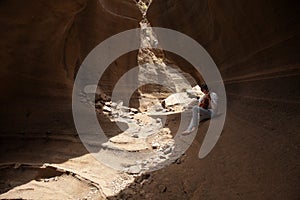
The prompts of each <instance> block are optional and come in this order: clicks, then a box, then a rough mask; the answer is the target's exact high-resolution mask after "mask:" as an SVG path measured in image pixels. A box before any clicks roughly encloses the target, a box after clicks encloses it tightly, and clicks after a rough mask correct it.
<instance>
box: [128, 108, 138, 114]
mask: <svg viewBox="0 0 300 200" xmlns="http://www.w3.org/2000/svg"><path fill="white" fill-rule="evenodd" d="M130 111H131V112H133V113H134V114H137V113H138V112H139V111H138V109H135V108H130Z"/></svg>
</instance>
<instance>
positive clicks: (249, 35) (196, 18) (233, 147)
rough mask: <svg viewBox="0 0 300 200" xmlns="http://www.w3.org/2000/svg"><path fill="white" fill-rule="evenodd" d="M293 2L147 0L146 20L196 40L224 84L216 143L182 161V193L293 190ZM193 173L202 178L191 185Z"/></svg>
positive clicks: (269, 194) (285, 193)
mask: <svg viewBox="0 0 300 200" xmlns="http://www.w3.org/2000/svg"><path fill="white" fill-rule="evenodd" d="M299 8H300V7H299V3H298V2H297V1H276V2H270V1H260V0H259V1H258V0H255V1H238V0H233V1H225V0H224V1H223V0H221V1H219V0H218V1H215V0H213V1H208V0H203V1H194V0H185V1H180V0H155V1H153V3H152V5H151V7H150V9H149V11H148V18H149V21H150V23H151V24H152V25H153V26H162V27H166V28H171V29H175V30H177V31H180V32H182V33H185V34H187V35H189V36H191V37H192V38H194V39H195V40H197V41H198V42H199V43H200V44H201V45H202V46H203V47H204V48H205V49H206V50H207V51H208V52H209V54H210V55H211V57H212V58H213V59H214V61H215V63H216V64H217V66H218V68H219V70H220V73H221V75H222V77H223V80H224V83H225V87H226V92H227V100H228V110H227V111H228V113H227V120H226V123H225V128H224V131H223V135H222V137H221V139H220V140H219V142H218V144H217V146H216V147H215V149H214V150H213V152H212V153H211V154H210V155H209V156H208V157H206V158H205V159H203V160H199V161H192V159H193V158H192V157H191V155H192V153H191V154H190V161H187V162H190V164H191V163H194V164H195V168H194V171H192V170H189V171H190V173H191V174H192V175H191V177H186V178H184V180H185V181H184V182H187V183H183V184H186V186H185V188H187V190H188V194H184V193H183V194H182V195H183V196H185V195H187V196H185V197H188V199H189V198H192V197H193V199H198V198H199V199H202V198H203V199H210V198H211V199H238V198H241V199H266V198H273V199H280V198H285V199H293V198H295V197H296V196H299V192H298V191H297V187H299V180H297V178H296V177H299V174H300V172H299V169H296V168H297V166H298V168H299V161H298V159H297V154H299V142H300V138H299V134H298V132H299V131H298V130H299V128H300V127H299V124H300V123H299V122H300V121H299V113H300V106H299V104H300V99H299V97H300V92H299V85H300V77H299V72H300V57H299V53H298V52H299V49H300V36H299V34H300V20H299V19H300V18H299ZM169 56H170V57H173V55H171V54H169ZM177 61H178V62H180V60H177ZM179 66H181V65H179ZM185 70H187V69H185ZM188 71H189V72H190V74H195V73H193V70H191V69H189V70H188ZM199 134H201V132H200V133H199V132H198V135H199ZM202 134H203V133H202ZM201 137H202V136H201ZM198 140H199V142H200V144H201V143H202V140H200V138H198ZM198 147H199V146H198ZM194 156H196V154H194ZM194 159H196V157H195V158H194ZM196 163H197V164H196ZM186 167H187V165H183V166H182V167H178V168H177V169H176V171H180V170H186ZM189 167H190V166H189ZM197 167H198V168H197ZM186 173H188V172H186ZM216 174H219V175H218V177H215V175H216ZM161 176H162V177H166V176H163V175H161ZM193 176H196V177H198V180H199V179H201V181H200V180H199V183H198V185H197V181H198V180H196V179H194V178H193ZM178 177H180V176H178ZM160 178H161V177H160ZM181 178H182V177H181ZM179 179H180V178H172V182H174V183H175V182H176V183H177V182H180V181H181V180H179ZM170 182H171V181H170ZM188 183H189V184H188ZM195 185H197V186H195ZM149 187H150V186H149ZM191 188H193V189H191ZM168 194H170V193H168ZM162 195H163V194H162ZM166 195H167V194H166ZM183 196H182V197H183Z"/></svg>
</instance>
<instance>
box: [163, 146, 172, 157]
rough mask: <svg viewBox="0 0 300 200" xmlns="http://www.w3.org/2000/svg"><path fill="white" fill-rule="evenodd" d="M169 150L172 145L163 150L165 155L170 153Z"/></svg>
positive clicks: (170, 150)
mask: <svg viewBox="0 0 300 200" xmlns="http://www.w3.org/2000/svg"><path fill="white" fill-rule="evenodd" d="M171 152H172V147H168V148H166V149H165V150H164V154H165V155H167V154H170V153H171Z"/></svg>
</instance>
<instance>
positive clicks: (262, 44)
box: [0, 0, 300, 200]
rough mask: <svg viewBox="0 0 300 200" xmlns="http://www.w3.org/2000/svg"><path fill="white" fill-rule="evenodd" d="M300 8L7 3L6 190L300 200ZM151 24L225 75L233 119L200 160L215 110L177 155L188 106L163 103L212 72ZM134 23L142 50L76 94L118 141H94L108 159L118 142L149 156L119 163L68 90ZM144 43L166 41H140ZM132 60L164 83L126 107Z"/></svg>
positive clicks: (210, 0)
mask: <svg viewBox="0 0 300 200" xmlns="http://www.w3.org/2000/svg"><path fill="white" fill-rule="evenodd" d="M299 13H300V4H299V2H298V1H296V0H286V1H284V0H279V1H268V0H252V1H241V0H230V1H225V0H218V1H217V0H197V1H195V0H63V1H60V0H51V1H46V0H27V1H24V0H1V1H0V25H1V28H0V36H1V40H0V59H1V67H0V82H1V84H0V88H1V91H2V95H1V101H0V108H1V110H0V111H1V112H0V137H1V139H0V143H1V144H0V149H1V157H0V198H1V199H97V200H98V199H109V200H113V199H124V200H125V199H134V200H135V199H137V200H139V199H153V200H156V199H157V200H159V199H170V200H177V199H180V200H181V199H193V200H198V199H201V200H202V199H204V200H207V199H222V200H223V199H278V200H282V199H287V200H296V199H299V198H300V191H299V188H300V161H299V160H300V159H299V155H300V135H299V132H298V131H299V130H300V126H299V125H300V91H299V86H300V56H299V51H300V14H299ZM151 27H161V28H167V29H171V30H175V31H178V32H180V33H183V34H185V35H186V36H189V37H190V38H192V39H193V40H194V41H196V42H197V43H199V44H200V45H201V46H202V47H203V48H204V49H205V50H206V51H207V53H208V54H209V55H210V57H211V58H212V60H213V62H214V63H215V64H216V66H217V68H218V71H219V72H220V75H221V77H222V79H223V83H224V86H225V91H226V101H227V106H226V109H227V112H226V119H225V123H224V127H223V130H222V134H221V135H220V137H219V138H218V141H217V142H216V144H215V146H214V148H213V149H212V150H211V152H210V153H209V154H208V155H207V156H205V157H204V158H201V159H199V157H198V153H199V149H200V147H201V145H202V144H203V141H204V139H205V134H206V131H207V130H208V128H209V124H210V121H211V120H205V121H203V122H200V123H199V127H198V129H197V131H196V132H195V135H194V136H195V138H194V139H193V141H192V142H191V144H190V146H189V147H188V148H187V150H186V151H185V152H183V153H182V155H179V156H178V157H176V159H174V160H172V159H171V155H172V153H170V152H171V151H172V150H173V151H174V148H175V147H174V146H176V144H177V140H176V137H175V134H176V132H178V133H177V135H179V137H178V138H185V136H180V134H181V133H180V132H181V131H183V130H181V129H180V127H179V121H180V120H181V119H182V116H183V115H180V113H189V117H190V116H191V115H190V114H191V110H190V108H191V107H188V106H180V105H177V104H176V103H173V105H172V106H169V107H167V108H166V107H165V106H166V104H168V103H169V102H170V101H171V100H172V99H171V100H170V98H169V97H171V96H172V95H178V96H180V95H181V96H180V97H184V100H185V103H186V102H192V101H194V100H195V99H194V98H192V97H189V96H188V95H187V94H188V92H187V91H192V90H194V89H195V88H197V86H199V85H201V84H203V83H204V80H205V78H204V79H203V76H202V74H201V72H200V73H199V71H197V70H196V69H195V66H193V65H192V64H191V63H190V62H189V61H188V60H186V59H184V58H183V57H181V56H180V55H176V54H175V53H173V52H170V51H164V50H163V48H164V46H163V42H162V41H160V37H159V34H158V35H156V33H155V29H153V30H152V29H151ZM137 28H140V29H141V33H140V36H139V39H140V40H141V47H140V48H139V49H136V50H131V51H129V52H128V53H126V54H124V55H121V56H119V57H118V58H117V59H115V60H114V61H113V62H112V63H110V65H109V66H107V68H106V69H105V71H104V73H103V75H102V76H101V78H100V80H99V82H98V84H97V85H96V88H94V87H93V86H91V87H90V88H86V91H84V92H83V93H81V95H82V96H81V97H80V98H82V99H81V101H82V102H84V104H86V105H87V106H91V107H92V108H93V110H95V112H96V115H97V120H98V122H99V124H100V125H101V127H102V129H103V131H104V132H105V134H106V136H107V137H108V138H109V140H108V141H107V142H105V143H104V144H101V148H102V149H101V150H100V151H99V152H100V153H101V155H102V156H103V157H104V159H112V158H113V157H112V155H114V154H115V152H121V153H120V155H119V156H122V155H123V154H122V152H129V154H124V155H139V156H141V155H142V156H145V158H144V159H146V160H144V161H143V162H142V163H140V164H139V165H134V164H133V161H129V160H130V158H128V161H127V160H126V159H127V158H126V159H124V163H123V165H124V166H123V168H122V170H120V169H115V168H112V167H109V166H107V165H105V164H103V163H102V162H100V161H99V160H97V158H95V157H94V156H93V155H92V153H91V152H90V151H89V148H87V146H85V145H84V144H83V142H82V140H81V137H80V136H79V134H78V130H77V129H76V126H75V124H74V119H73V117H74V116H73V114H74V113H72V95H73V91H74V90H73V89H74V88H73V87H74V83H75V79H76V76H77V74H78V73H79V71H80V68H81V67H82V66H83V63H84V62H85V59H86V58H87V56H88V55H89V54H90V52H91V51H92V50H93V49H94V48H96V47H97V45H99V44H100V43H101V42H103V41H105V40H106V39H108V38H110V37H111V36H113V35H116V34H119V33H121V32H123V31H127V30H130V29H137ZM126 42H128V41H125V42H124V44H125V43H126ZM149 44H150V46H156V47H157V48H155V49H151V48H144V47H145V46H143V45H146V46H147V45H149ZM120 45H121V46H122V45H123V43H122V44H120ZM120 48H121V47H120ZM97 56H98V57H99V59H101V56H103V55H101V54H99V55H97ZM148 63H152V64H153V65H148ZM136 66H139V72H138V75H137V76H138V77H136V80H137V81H140V82H141V83H144V82H145V83H147V81H148V80H149V79H155V76H154V75H153V74H160V75H161V77H162V79H163V80H164V82H165V85H168V86H169V87H164V86H160V85H159V84H157V85H156V84H145V85H143V86H142V87H139V88H138V89H136V90H135V91H134V92H133V94H132V96H130V97H131V98H130V101H129V102H128V105H127V104H126V103H125V102H124V104H123V102H122V101H116V102H114V101H113V100H112V96H113V91H114V88H115V86H116V85H117V84H118V81H119V80H120V79H121V78H122V77H123V75H124V74H126V73H127V72H128V71H130V70H132V69H134V67H136ZM168 66H171V68H169V67H168ZM174 71H175V72H176V73H175V72H174ZM161 77H160V78H161ZM174 77H175V79H176V81H174V80H173V79H174ZM133 79H135V78H133ZM207 84H208V86H210V83H209V82H207ZM126 87H127V86H123V87H121V91H124V90H126ZM183 88H185V89H183ZM95 91H96V92H95ZM199 92H200V93H201V91H199ZM95 93H96V94H95ZM90 95H93V96H92V97H91V98H90ZM202 95H203V94H202ZM90 99H92V100H90ZM121 100H122V99H121ZM173 101H174V100H173ZM170 104H171V103H170ZM158 112H159V113H160V114H161V115H164V116H165V117H163V118H162V119H161V118H157V116H158V115H160V114H158ZM163 112H165V113H163ZM223 115H225V114H224V113H223ZM185 125H186V126H187V124H185ZM175 149H176V148H175ZM139 153H140V154H139ZM147 156H148V157H147ZM146 157H147V158H146ZM121 158H122V157H121ZM135 158H136V157H135ZM147 159H148V160H147ZM168 159H169V160H171V161H170V163H169V164H168V165H166V166H164V167H158V168H159V169H157V170H153V171H147V169H149V168H150V167H152V165H154V164H155V166H160V165H159V164H160V163H161V162H164V161H165V160H168ZM134 163H138V161H135V160H134ZM116 165H117V164H116Z"/></svg>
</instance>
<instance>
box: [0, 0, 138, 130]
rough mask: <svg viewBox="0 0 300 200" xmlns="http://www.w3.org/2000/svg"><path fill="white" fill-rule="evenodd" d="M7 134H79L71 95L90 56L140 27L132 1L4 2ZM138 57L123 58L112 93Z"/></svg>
mask: <svg viewBox="0 0 300 200" xmlns="http://www.w3.org/2000/svg"><path fill="white" fill-rule="evenodd" d="M0 4H1V6H0V10H1V14H0V15H1V31H0V35H1V38H2V39H1V43H0V52H1V62H2V63H1V73H0V76H1V78H0V80H1V84H0V85H1V86H0V87H1V91H2V94H3V95H2V98H1V114H0V117H1V122H0V124H1V132H2V134H4V135H12V134H14V133H25V132H26V133H38V134H39V135H40V136H42V135H44V133H45V132H47V131H48V132H52V133H62V132H65V133H70V132H73V133H75V129H74V124H73V120H72V112H71V94H72V87H73V81H74V77H75V73H76V70H77V69H78V68H79V66H80V65H81V63H82V61H83V59H84V58H85V56H86V55H87V54H88V53H89V52H90V51H91V50H92V49H93V48H94V47H95V46H96V45H98V44H99V43H100V42H102V41H103V40H105V39H106V38H108V37H110V36H112V35H113V34H116V33H119V32H121V31H124V30H127V29H131V28H137V27H138V22H139V20H140V18H141V13H140V11H139V9H138V8H137V7H136V6H135V3H134V2H133V1H132V2H131V1H119V0H113V1H111V0H101V1H98V0H90V1H87V0H77V1H73V0H70V1H69V0H67V1H58V0H57V1H34V0H33V1H28V2H25V1H1V3H0ZM136 56H137V52H132V53H130V54H128V55H127V56H122V57H120V58H119V59H118V60H116V61H115V62H114V63H112V64H111V66H110V68H109V69H108V70H107V71H106V75H105V76H104V78H103V80H101V81H102V82H101V84H102V85H103V89H105V90H106V92H109V91H110V90H111V88H112V83H113V82H114V81H117V80H118V77H120V76H121V75H122V74H123V73H124V71H126V70H127V69H126V67H122V66H128V68H129V67H130V66H136V65H137V62H136Z"/></svg>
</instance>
